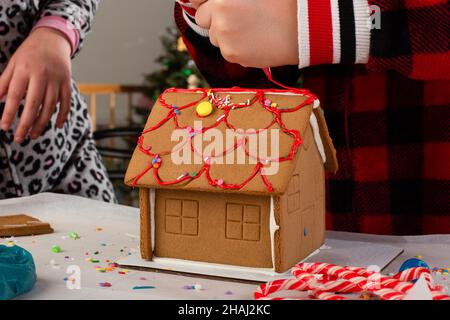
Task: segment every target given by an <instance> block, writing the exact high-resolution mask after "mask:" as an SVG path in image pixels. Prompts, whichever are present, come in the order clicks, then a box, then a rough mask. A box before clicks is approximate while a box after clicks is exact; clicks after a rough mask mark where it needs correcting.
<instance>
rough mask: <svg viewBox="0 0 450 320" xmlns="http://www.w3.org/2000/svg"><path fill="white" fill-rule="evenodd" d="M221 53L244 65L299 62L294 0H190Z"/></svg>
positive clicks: (255, 65) (268, 65)
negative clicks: (196, 7)
mask: <svg viewBox="0 0 450 320" xmlns="http://www.w3.org/2000/svg"><path fill="white" fill-rule="evenodd" d="M192 3H193V4H194V6H198V9H197V14H196V16H195V19H196V22H197V24H198V25H199V26H201V27H203V28H206V29H209V36H210V41H211V43H212V44H213V45H215V46H216V47H219V48H220V51H221V52H222V55H223V57H224V58H225V59H226V60H227V61H229V62H233V63H238V64H240V65H243V66H245V67H256V68H264V67H276V66H282V65H290V64H298V38H297V34H298V32H297V1H296V0H245V1H244V0H208V1H206V2H205V1H202V0H192Z"/></svg>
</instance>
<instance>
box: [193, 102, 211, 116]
mask: <svg viewBox="0 0 450 320" xmlns="http://www.w3.org/2000/svg"><path fill="white" fill-rule="evenodd" d="M196 111H197V114H198V116H199V117H207V116H209V115H210V114H211V113H212V112H213V105H212V104H211V102H209V101H203V102H200V103H199V104H198V105H197V109H196Z"/></svg>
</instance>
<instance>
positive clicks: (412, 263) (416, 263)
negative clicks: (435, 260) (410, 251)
mask: <svg viewBox="0 0 450 320" xmlns="http://www.w3.org/2000/svg"><path fill="white" fill-rule="evenodd" d="M416 267H422V268H427V269H428V270H430V267H429V266H428V264H427V263H426V262H425V261H423V260H421V259H419V258H411V259H408V260H406V261H405V262H403V264H402V265H401V266H400V269H399V272H402V271H405V270H408V269H411V268H416Z"/></svg>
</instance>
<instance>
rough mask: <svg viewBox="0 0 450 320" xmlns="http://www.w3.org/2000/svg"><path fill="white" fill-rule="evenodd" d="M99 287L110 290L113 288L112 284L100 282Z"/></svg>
mask: <svg viewBox="0 0 450 320" xmlns="http://www.w3.org/2000/svg"><path fill="white" fill-rule="evenodd" d="M98 285H99V286H100V287H102V288H109V287H111V286H112V284H111V283H109V282H100V283H99V284H98Z"/></svg>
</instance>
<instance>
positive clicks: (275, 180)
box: [125, 88, 337, 272]
mask: <svg viewBox="0 0 450 320" xmlns="http://www.w3.org/2000/svg"><path fill="white" fill-rule="evenodd" d="M221 139H223V140H226V141H220V140H221ZM230 140H231V141H230ZM263 147H265V151H266V152H262V151H261V150H263V149H264V148H263ZM336 170H337V161H336V154H335V149H334V147H333V145H332V141H331V138H330V136H329V133H328V129H327V126H326V123H325V119H324V117H323V113H322V110H321V109H320V107H319V102H318V100H317V99H316V97H315V96H314V95H312V94H311V93H309V92H308V91H306V90H292V91H290V90H255V89H236V88H233V89H209V90H206V89H193V90H181V89H169V90H166V91H165V92H164V93H163V94H162V95H161V97H159V99H158V100H157V101H156V103H155V105H154V106H153V108H152V111H151V113H150V116H149V118H148V121H147V124H146V126H145V128H144V131H143V133H142V135H141V137H140V138H139V141H138V145H137V147H136V150H135V152H134V154H133V157H132V159H131V161H130V164H129V167H128V170H127V174H126V177H125V183H126V184H127V185H130V186H133V187H136V188H139V190H140V194H139V196H140V212H141V216H140V219H141V235H140V237H141V243H140V244H141V255H142V258H143V259H146V260H152V259H154V258H155V257H165V258H174V259H183V260H191V261H201V262H207V263H216V264H224V265H233V266H242V267H253V268H267V269H273V270H274V271H276V272H284V271H286V270H288V269H289V268H290V267H292V266H293V265H294V264H295V263H297V262H299V261H300V260H302V259H303V258H305V257H307V256H308V255H309V254H310V253H311V252H313V251H314V250H316V249H317V248H319V247H320V246H321V245H322V243H323V241H324V233H325V183H324V180H325V171H329V172H335V171H336Z"/></svg>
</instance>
